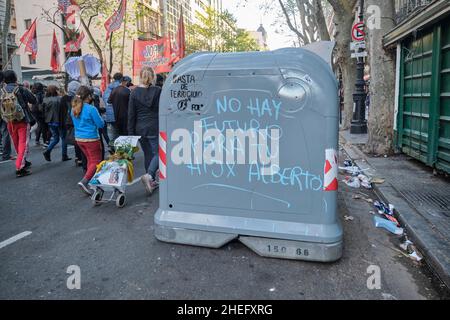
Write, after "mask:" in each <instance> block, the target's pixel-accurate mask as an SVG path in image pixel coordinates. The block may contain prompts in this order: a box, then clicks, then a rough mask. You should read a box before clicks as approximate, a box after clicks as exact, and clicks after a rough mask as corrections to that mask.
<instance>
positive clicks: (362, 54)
mask: <svg viewBox="0 0 450 320" xmlns="http://www.w3.org/2000/svg"><path fill="white" fill-rule="evenodd" d="M364 57H367V51H363V52H355V53H352V58H355V59H356V58H364Z"/></svg>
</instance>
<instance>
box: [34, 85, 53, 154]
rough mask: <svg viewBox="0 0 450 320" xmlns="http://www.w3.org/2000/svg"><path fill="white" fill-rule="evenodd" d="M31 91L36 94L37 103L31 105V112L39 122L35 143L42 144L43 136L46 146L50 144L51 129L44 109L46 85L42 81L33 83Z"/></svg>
mask: <svg viewBox="0 0 450 320" xmlns="http://www.w3.org/2000/svg"><path fill="white" fill-rule="evenodd" d="M31 92H33V94H34V95H35V96H36V103H35V104H33V105H32V106H31V112H32V114H33V116H34V119H35V120H36V122H37V129H36V131H35V144H36V145H40V144H41V142H40V140H41V137H42V142H43V144H44V146H45V145H47V146H48V144H49V140H50V137H49V130H48V125H47V123H46V122H45V115H44V109H43V105H42V104H43V102H44V97H45V92H44V85H43V84H42V83H40V82H36V83H35V84H33V87H32V88H31Z"/></svg>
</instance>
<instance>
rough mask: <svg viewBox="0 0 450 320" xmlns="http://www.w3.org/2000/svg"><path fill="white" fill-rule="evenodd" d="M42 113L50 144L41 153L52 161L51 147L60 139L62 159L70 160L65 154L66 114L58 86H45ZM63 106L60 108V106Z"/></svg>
mask: <svg viewBox="0 0 450 320" xmlns="http://www.w3.org/2000/svg"><path fill="white" fill-rule="evenodd" d="M43 106H44V114H45V122H46V123H47V125H48V127H49V128H50V131H51V133H52V137H51V139H50V144H49V145H48V147H47V150H45V152H44V153H43V155H44V158H45V160H47V161H52V159H51V152H52V150H53V148H54V147H55V146H56V145H57V144H58V143H59V140H61V150H62V161H69V160H72V159H71V158H69V156H68V155H67V143H66V133H67V130H66V118H67V117H66V116H63V113H67V111H68V110H67V108H66V106H62V105H61V97H60V96H59V95H58V88H57V87H56V86H53V85H50V86H48V88H47V93H46V95H45V98H44V101H43ZM62 107H63V108H64V110H62V109H61V108H62Z"/></svg>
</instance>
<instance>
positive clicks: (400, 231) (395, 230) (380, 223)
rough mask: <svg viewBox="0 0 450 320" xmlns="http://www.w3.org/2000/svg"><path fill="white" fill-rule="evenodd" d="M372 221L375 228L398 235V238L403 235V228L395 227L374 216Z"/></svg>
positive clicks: (392, 223)
mask: <svg viewBox="0 0 450 320" xmlns="http://www.w3.org/2000/svg"><path fill="white" fill-rule="evenodd" d="M373 220H374V223H375V227H377V228H383V229H386V230H387V231H389V232H391V233H393V234H396V235H399V236H401V235H403V233H404V230H403V228H399V227H397V225H396V224H395V223H394V222H392V221H389V220H387V219H384V218H381V217H379V216H374V217H373Z"/></svg>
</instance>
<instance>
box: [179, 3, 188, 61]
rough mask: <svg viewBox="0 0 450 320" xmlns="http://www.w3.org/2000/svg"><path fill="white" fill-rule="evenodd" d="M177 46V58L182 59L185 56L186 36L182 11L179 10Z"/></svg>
mask: <svg viewBox="0 0 450 320" xmlns="http://www.w3.org/2000/svg"><path fill="white" fill-rule="evenodd" d="M177 45H178V57H179V58H180V59H183V58H184V57H185V55H186V36H185V30H184V18H183V10H181V14H180V21H178V32H177Z"/></svg>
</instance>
